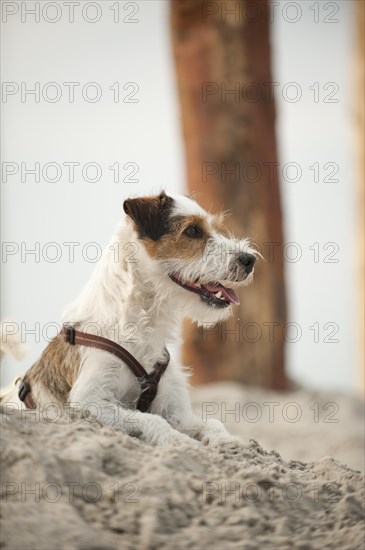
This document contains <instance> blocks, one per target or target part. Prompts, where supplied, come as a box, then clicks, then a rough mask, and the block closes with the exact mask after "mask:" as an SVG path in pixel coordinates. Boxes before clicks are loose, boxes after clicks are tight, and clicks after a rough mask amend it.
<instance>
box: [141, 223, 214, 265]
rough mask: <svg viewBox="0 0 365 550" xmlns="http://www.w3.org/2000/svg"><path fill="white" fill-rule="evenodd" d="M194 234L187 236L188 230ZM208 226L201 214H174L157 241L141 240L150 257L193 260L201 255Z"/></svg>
mask: <svg viewBox="0 0 365 550" xmlns="http://www.w3.org/2000/svg"><path fill="white" fill-rule="evenodd" d="M192 228H195V229H196V230H197V231H196V234H195V236H193V237H192V236H189V232H188V233H187V230H188V231H189V230H190V231H191V234H192V235H194V229H192ZM210 231H211V229H210V226H209V224H208V222H207V220H206V219H205V218H204V217H203V216H197V215H195V216H176V217H175V218H173V219H172V220H170V222H169V228H168V232H167V233H165V234H164V235H163V236H162V237H161V238H160V239H159V240H158V241H151V240H147V239H146V240H143V244H144V246H145V248H146V250H147V252H148V254H149V255H150V256H151V257H152V258H156V259H157V260H164V259H169V258H182V259H190V260H194V259H196V258H199V257H200V256H202V255H203V253H204V249H205V246H206V244H207V241H208V239H209V237H210Z"/></svg>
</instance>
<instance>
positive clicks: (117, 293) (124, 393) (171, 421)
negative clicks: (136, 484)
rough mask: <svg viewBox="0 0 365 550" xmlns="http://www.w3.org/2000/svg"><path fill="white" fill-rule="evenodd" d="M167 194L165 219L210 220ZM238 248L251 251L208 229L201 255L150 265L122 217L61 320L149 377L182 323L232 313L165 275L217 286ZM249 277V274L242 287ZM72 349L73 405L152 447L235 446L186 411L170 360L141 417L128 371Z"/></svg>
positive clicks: (184, 388)
mask: <svg viewBox="0 0 365 550" xmlns="http://www.w3.org/2000/svg"><path fill="white" fill-rule="evenodd" d="M171 196H172V195H170V197H171ZM172 197H173V199H174V210H173V212H172V213H171V215H172V216H175V215H183V216H190V215H195V214H198V215H200V216H204V217H205V219H206V220H207V221H208V223H211V220H212V218H211V215H210V214H208V213H207V212H205V211H204V210H203V209H202V208H201V207H200V206H199V205H198V204H197V203H196V202H195V201H194V200H192V199H189V198H187V197H183V196H172ZM242 251H245V252H250V253H254V251H253V250H252V249H251V248H249V243H248V242H247V241H246V240H243V241H238V240H236V239H233V238H232V239H228V238H226V237H224V236H223V235H222V234H220V233H218V232H216V231H213V230H212V237H211V239H210V241H209V242H208V244H207V246H206V250H205V254H204V257H201V258H199V259H198V260H195V261H188V260H186V259H185V260H182V259H174V258H171V259H164V260H156V259H153V258H151V256H149V254H148V253H147V251H146V249H145V247H144V246H143V244H142V243H141V241H140V240H139V239H138V236H137V233H136V231H135V228H134V225H133V223H132V221H131V219H130V218H128V217H127V216H126V217H125V218H124V219H123V222H122V224H121V225H120V226H119V227H118V229H117V231H116V234H115V236H114V237H113V238H112V240H111V242H110V245H109V246H108V247H107V248H106V250H105V251H104V253H103V256H102V258H101V260H100V262H99V264H98V265H97V267H96V269H95V272H94V274H93V275H92V277H91V279H90V281H89V282H88V284H87V285H86V286H85V288H84V290H83V291H82V292H81V295H80V296H79V298H78V299H77V300H76V301H75V302H74V303H73V304H71V305H70V306H69V307H68V308H67V309H66V310H65V312H64V321H65V322H67V323H70V324H75V323H77V324H78V328H79V329H80V330H84V331H86V332H92V333H96V334H99V335H101V336H103V337H105V338H108V339H110V340H114V341H116V342H118V343H119V344H120V345H122V346H123V347H125V348H126V349H127V350H128V351H129V352H130V353H131V354H132V355H133V356H134V357H135V358H136V359H137V360H138V361H139V362H140V363H141V364H142V365H143V367H144V368H145V370H146V371H147V372H151V370H152V369H153V366H154V365H155V363H156V362H157V361H160V360H163V359H164V348H165V347H168V346H169V344H171V343H175V342H177V341H178V339H179V330H180V323H181V320H182V318H184V317H189V318H191V319H193V320H194V321H196V322H198V323H203V322H209V323H216V322H218V321H220V320H223V319H225V318H227V317H228V316H229V315H230V314H231V313H232V311H231V310H232V307H231V306H230V307H228V308H226V309H215V308H212V307H209V306H207V305H206V304H204V303H203V302H202V301H201V300H200V297H199V296H198V295H196V294H194V293H191V292H189V291H187V290H186V289H184V288H181V287H180V286H179V285H177V284H176V283H174V282H173V281H171V280H170V279H169V277H168V274H169V273H171V272H172V271H175V272H176V271H178V272H180V273H181V274H182V275H183V277H184V278H185V279H189V280H196V279H199V281H201V282H203V283H204V282H206V283H209V282H212V281H216V280H219V281H220V282H221V283H223V284H224V282H225V281H226V280H228V277H229V273H230V270H232V265H233V263H234V259H235V257H236V256H237V254H239V253H240V252H242ZM232 262H233V263H232ZM251 280H252V273H251V274H250V275H249V276H248V277H247V278H246V280H245V282H244V283H242V284H247V283H249V282H251ZM230 284H231V286H233V285H232V283H230ZM235 286H236V285H235ZM79 350H80V354H81V367H80V371H79V375H78V377H77V380H76V382H75V384H74V386H73V387H72V389H71V392H70V395H69V402H70V403H71V404H72V405H73V406H76V407H78V408H83V409H84V410H85V409H89V410H90V412H91V413H92V414H96V415H97V417H98V418H99V420H101V421H102V422H103V423H105V424H107V425H111V426H114V427H115V428H119V429H122V430H124V431H126V432H127V433H128V434H130V435H134V436H138V437H140V438H141V439H142V440H144V441H146V442H148V443H151V444H156V445H166V444H175V443H183V442H186V443H187V442H189V443H190V444H191V443H194V439H195V440H199V441H202V442H203V443H204V444H206V445H207V444H209V445H217V444H220V443H223V442H237V439H236V438H233V437H232V436H230V435H229V434H228V432H227V431H226V429H225V427H224V426H223V424H222V423H221V422H219V421H217V420H208V421H207V422H202V421H201V420H200V419H199V418H198V417H197V416H195V415H194V414H193V412H192V408H191V404H190V398H189V392H188V375H187V372H186V370H184V368H183V367H182V366H181V365H180V364H179V363H178V362H176V361H175V360H173V359H171V361H170V363H169V365H168V367H167V370H166V372H165V373H164V374H163V376H162V378H161V380H160V382H159V387H158V393H157V396H156V398H155V400H154V401H153V403H152V406H151V409H150V412H149V413H142V412H140V411H138V410H135V403H136V401H137V400H138V397H139V386H138V382H137V379H136V378H135V376H134V374H133V373H132V372H131V371H130V369H129V367H128V366H126V365H125V364H124V363H123V362H122V361H121V360H119V359H118V358H116V357H115V356H113V355H111V354H109V353H107V352H104V351H101V350H97V349H91V348H87V347H83V346H80V347H79ZM41 405H42V403H40V406H41ZM191 438H193V439H191Z"/></svg>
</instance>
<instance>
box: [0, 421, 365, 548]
mask: <svg viewBox="0 0 365 550" xmlns="http://www.w3.org/2000/svg"><path fill="white" fill-rule="evenodd" d="M1 464H2V523H3V525H2V547H3V548H5V549H19V550H20V549H21V550H24V549H33V548H34V549H35V548H36V549H37V550H43V549H44V550H51V549H55V550H56V549H57V550H62V549H65V550H66V549H67V550H71V549H78V550H84V549H85V550H86V549H87V550H96V549H98V550H101V549H103V550H108V549H116V548H123V549H138V550H139V549H154V548H156V549H157V548H158V549H169V550H172V549H174V550H176V549H180V548H181V549H183V548H191V549H194V550H195V549H219V550H223V549H225V550H229V549H240V550H242V549H245V550H256V549H257V548H260V550H261V549H275V550H281V549H292V548H295V549H300V550H306V549H308V550H309V549H325V548H328V549H333V548H339V549H341V550H345V549H350V548H351V549H362V548H364V523H363V522H364V510H363V489H364V480H363V477H362V475H361V473H360V472H358V471H355V470H352V469H351V468H349V467H347V466H345V465H343V464H341V463H339V462H337V461H336V460H334V459H332V458H328V457H327V458H322V459H321V460H319V461H317V462H312V463H303V462H299V461H284V460H283V459H282V458H281V457H280V455H279V454H278V453H277V452H276V451H271V452H267V451H266V450H265V449H263V448H262V447H261V446H260V445H259V444H258V443H257V442H256V441H255V440H250V441H249V442H248V443H247V444H246V445H244V444H242V446H238V447H237V446H228V447H223V446H222V447H218V448H209V447H203V446H202V447H195V446H190V445H184V446H180V447H160V448H155V447H151V446H149V445H146V444H144V443H142V442H141V441H139V440H138V439H134V438H131V437H129V436H127V435H125V434H124V433H122V432H120V431H117V430H115V429H112V428H107V427H104V426H101V425H100V424H99V423H98V422H95V421H93V420H92V419H90V418H89V419H87V418H83V417H82V416H81V414H80V413H71V414H70V413H69V414H66V413H65V414H63V416H62V417H61V418H58V419H57V422H52V421H47V420H45V419H40V418H37V417H36V416H35V415H34V413H29V412H27V415H26V418H24V415H23V416H21V414H20V413H16V414H6V413H4V415H3V419H2V460H1Z"/></svg>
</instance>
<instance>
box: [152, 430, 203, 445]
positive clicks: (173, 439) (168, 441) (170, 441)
mask: <svg viewBox="0 0 365 550" xmlns="http://www.w3.org/2000/svg"><path fill="white" fill-rule="evenodd" d="M159 445H162V446H165V445H173V446H180V445H189V446H193V447H199V446H200V442H199V441H197V440H196V439H192V438H191V437H189V436H188V435H185V434H182V433H179V432H176V433H171V434H164V436H162V437H161V438H160V441H159Z"/></svg>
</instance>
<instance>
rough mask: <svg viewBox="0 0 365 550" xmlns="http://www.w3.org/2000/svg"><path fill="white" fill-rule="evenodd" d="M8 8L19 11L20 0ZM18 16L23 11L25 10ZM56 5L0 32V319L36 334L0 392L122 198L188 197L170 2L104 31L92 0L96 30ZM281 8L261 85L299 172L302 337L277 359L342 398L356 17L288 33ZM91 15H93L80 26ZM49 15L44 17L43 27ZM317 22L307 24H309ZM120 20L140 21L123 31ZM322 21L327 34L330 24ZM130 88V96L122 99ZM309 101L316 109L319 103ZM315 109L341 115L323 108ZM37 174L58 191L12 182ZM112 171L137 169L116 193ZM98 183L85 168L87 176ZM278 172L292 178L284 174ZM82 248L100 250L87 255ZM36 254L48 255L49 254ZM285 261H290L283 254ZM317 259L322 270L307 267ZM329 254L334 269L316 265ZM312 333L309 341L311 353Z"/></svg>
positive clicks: (292, 225) (294, 189) (110, 225)
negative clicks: (269, 87)
mask: <svg viewBox="0 0 365 550" xmlns="http://www.w3.org/2000/svg"><path fill="white" fill-rule="evenodd" d="M3 4H6V2H4V3H3ZM10 4H12V5H15V6H18V7H19V8H20V2H18V3H17V2H11V3H10ZM22 4H26V5H27V6H28V7H29V6H30V7H31V6H33V4H34V2H26V3H24V2H23V3H22ZM44 4H45V3H44V2H41V5H42V6H43V5H44ZM58 4H59V6H60V9H59V13H58V15H60V20H59V21H58V22H56V23H53V24H52V23H49V22H47V21H45V19H44V17H43V16H42V14H41V17H40V22H39V23H36V22H34V16H30V15H28V16H27V17H26V20H25V22H24V23H22V21H21V17H22V14H21V13H20V11H19V12H18V13H15V14H14V15H9V16H8V20H7V22H6V23H3V24H2V38H1V42H2V43H1V45H2V79H3V81H4V82H14V83H16V84H17V85H18V86H19V92H18V93H15V94H14V95H9V96H8V97H7V98H6V101H5V102H3V103H2V136H3V139H2V162H3V170H4V163H10V162H13V163H16V164H15V165H14V166H15V169H16V166H18V172H17V173H16V174H15V175H8V178H7V181H6V182H3V184H2V207H1V208H2V240H3V241H4V242H5V243H16V244H15V245H14V246H15V247H18V248H19V252H16V253H15V254H14V255H11V256H8V257H7V261H6V262H5V263H3V266H2V269H3V277H2V285H3V286H2V313H1V318H2V319H11V320H15V321H19V322H20V321H23V322H24V323H25V324H26V327H27V328H30V327H34V328H36V332H37V335H36V336H34V335H33V336H32V335H29V336H28V337H27V343H28V346H29V347H30V355H29V356H28V358H27V359H26V360H23V361H21V362H20V363H19V364H16V363H15V361H14V360H12V359H11V358H6V359H5V361H4V367H3V369H2V373H1V374H2V382H3V385H5V384H6V383H8V382H9V381H10V380H11V379H12V378H13V377H14V376H15V375H18V374H21V373H22V372H24V371H25V370H26V369H27V368H28V367H29V366H30V364H31V362H32V361H33V360H34V359H36V358H37V356H38V355H39V354H40V352H41V351H42V349H43V348H44V347H45V344H46V343H45V340H44V335H42V328H43V327H44V326H46V327H47V326H49V331H48V336H51V335H53V334H54V333H55V328H54V327H52V326H51V325H47V323H60V322H61V313H62V310H63V308H64V306H65V305H66V304H67V303H68V302H70V301H72V300H73V299H74V298H75V296H76V295H77V293H78V292H79V291H80V289H81V288H82V287H83V285H84V284H85V283H86V281H87V279H88V277H89V276H90V273H91V271H92V270H93V267H94V263H92V261H87V260H86V259H85V258H87V256H88V257H89V259H90V260H91V259H92V257H93V256H94V254H95V252H97V250H98V247H100V248H101V247H104V246H105V245H106V244H107V243H108V240H109V239H110V237H111V235H112V234H113V229H114V227H115V226H116V225H117V223H118V220H119V219H120V216H121V214H122V202H123V200H124V199H125V198H126V197H127V196H129V195H131V194H132V195H138V194H141V195H143V194H145V193H149V192H154V191H158V190H160V189H161V187H165V188H166V189H167V190H169V191H173V192H178V191H183V190H184V185H185V166H184V149H183V143H182V139H181V130H180V121H179V106H178V103H177V94H176V83H175V75H174V69H173V59H172V51H171V43H170V33H169V24H168V16H169V13H168V2H167V1H150V0H149V1H144V2H131V3H129V4H130V5H129V6H127V5H126V3H125V2H121V3H120V5H121V10H120V19H121V20H120V22H119V23H115V22H114V21H113V17H114V16H115V13H114V12H113V11H111V10H110V6H112V5H114V4H115V2H109V1H103V2H102V3H99V5H100V6H101V17H100V20H99V21H98V22H96V23H95V24H91V23H89V22H87V21H84V20H83V19H82V17H81V8H80V9H76V8H75V20H74V22H73V23H69V22H68V18H69V14H68V11H67V9H66V7H65V6H64V3H63V2H59V3H58ZM137 4H138V7H139V10H138V13H137V12H136V9H135V8H134V5H137ZM287 4H288V2H281V3H280V5H279V6H274V8H275V11H274V22H273V28H272V48H273V80H274V81H276V82H278V83H279V86H278V87H277V112H278V123H277V135H278V144H279V153H280V163H281V167H280V168H282V167H283V166H284V165H286V164H287V163H296V165H300V167H301V170H302V176H301V178H300V179H299V181H297V182H293V181H291V182H287V181H285V180H284V179H283V181H282V200H283V205H284V224H285V240H286V242H288V243H293V242H294V243H297V244H296V249H297V250H299V247H300V250H301V258H300V260H299V261H298V262H297V263H290V262H286V270H287V279H288V302H289V320H290V321H291V322H294V323H297V324H298V325H300V327H301V330H302V337H301V339H300V340H299V341H298V342H296V343H292V344H288V346H287V369H288V373H289V375H290V376H291V377H292V378H294V379H295V380H297V381H299V382H302V383H304V384H306V385H308V386H313V387H317V388H323V389H325V388H326V389H330V388H331V389H339V390H343V391H350V392H353V391H354V390H355V387H356V385H357V378H358V370H359V367H358V364H357V361H358V358H357V355H356V346H357V341H356V337H357V333H356V330H357V328H356V327H357V323H356V315H357V307H356V294H355V287H356V251H357V246H356V242H354V237H355V236H356V226H355V222H356V219H355V213H356V208H355V207H356V179H355V176H356V156H355V155H356V148H355V142H354V135H355V133H354V124H355V120H354V118H355V117H354V103H353V101H354V92H353V82H354V80H353V79H354V77H353V72H352V71H353V67H354V63H353V55H354V12H353V5H352V2H350V1H340V2H335V3H331V4H334V5H335V7H336V6H337V7H338V12H337V13H332V11H331V10H329V11H327V12H325V11H324V8H323V3H322V4H321V3H319V4H320V11H319V13H318V14H315V12H313V11H312V10H310V9H309V6H310V5H312V3H311V2H305V1H302V2H297V4H298V5H299V6H300V8H301V12H302V14H301V17H300V19H299V20H298V21H297V22H295V23H294V22H289V21H288V20H287V19H291V20H292V19H293V18H295V13H294V12H292V11H285V10H286V8H285V5H287ZM84 5H85V2H81V6H84ZM123 7H126V9H125V10H123ZM336 11H337V10H336ZM134 12H135V13H134ZM95 13H96V12H93V11H92V10H90V11H88V12H87V17H89V18H93V17H94V16H95ZM56 15H57V13H56V11H51V9H50V11H49V12H47V13H46V14H45V17H46V18H47V17H48V18H55V17H56ZM317 15H318V18H319V22H318V23H315V22H314V18H315V17H316V16H317ZM23 16H24V14H23ZM326 17H327V22H324V18H326ZM123 18H127V19H128V18H130V19H136V20H138V22H136V23H127V22H123ZM334 19H338V22H334V23H331V22H330V20H334ZM22 82H23V83H26V84H25V85H26V87H27V88H28V89H30V88H32V87H34V86H35V83H36V82H39V83H40V84H39V85H40V90H41V96H40V101H39V103H36V102H35V101H34V96H30V95H28V96H27V97H26V101H25V102H22V101H21V87H22V86H21V83H22ZM49 82H56V83H58V85H59V90H61V93H62V96H61V98H60V100H59V101H58V102H55V103H50V102H47V101H45V100H44V98H43V96H42V92H43V94H44V95H45V96H46V97H49V98H52V97H53V94H54V93H55V91H56V89H55V88H54V87H53V88H52V87H48V88H47V86H45V85H46V84H47V83H49ZM65 82H78V83H80V86H77V87H75V101H74V103H70V102H69V101H68V93H69V87H67V85H65V84H64V83H65ZM89 82H97V83H98V85H99V90H101V93H102V97H101V98H100V101H98V102H96V103H90V102H87V101H85V99H83V96H82V90H84V95H85V94H89V96H88V97H90V98H92V97H93V93H95V88H93V87H87V86H86V88H85V85H86V84H87V83H89ZM116 82H119V92H120V95H121V97H122V98H126V97H127V96H128V95H129V96H130V99H138V102H134V103H126V102H123V101H121V102H117V103H116V102H114V100H113V99H114V93H115V91H116V86H113V84H114V83H116ZM290 82H295V83H296V85H295V88H296V89H297V90H298V89H299V88H298V85H299V86H300V88H301V98H300V99H299V101H298V102H296V103H290V102H289V101H285V100H284V98H283V93H285V90H286V89H287V91H288V93H289V94H290V97H293V94H294V92H295V89H294V87H289V88H288V86H286V85H287V84H288V83H290ZM126 83H135V84H128V85H127V86H126V89H123V87H124V86H125V85H126ZM315 83H318V84H315ZM328 83H335V84H332V85H331V84H328ZM136 85H138V88H137V86H136ZM313 85H314V89H312V90H311V89H310V87H312V88H313ZM111 86H113V89H110V87H111ZM23 87H24V85H23ZM317 91H318V92H319V101H318V102H315V101H314V93H315V92H317ZM133 92H135V95H131V94H132V93H133ZM331 92H333V95H332V96H329V94H330V93H331ZM47 94H48V95H47ZM328 96H329V97H328ZM326 97H327V100H328V99H329V98H331V97H332V99H335V100H336V99H337V100H338V102H336V103H328V102H325V101H324V98H326ZM3 101H4V100H3ZM36 162H39V163H40V168H41V171H42V169H43V168H44V166H45V165H46V164H47V163H50V162H54V163H58V164H59V165H60V167H61V174H59V175H60V179H59V181H58V182H50V181H45V179H44V177H42V174H41V177H40V180H41V181H40V182H39V183H35V181H34V176H32V175H29V174H28V175H26V177H25V181H23V182H22V181H21V163H24V167H26V168H32V167H34V164H35V163H36ZM70 162H77V163H80V166H76V167H75V181H74V182H70V181H69V179H70V178H69V169H68V167H67V166H66V165H65V164H64V163H70ZM87 163H97V164H98V165H99V166H100V168H101V170H102V175H101V177H100V180H99V181H98V182H97V183H90V182H88V181H85V178H83V176H82V168H83V167H84V165H85V164H87ZM115 163H119V165H120V174H121V180H123V179H125V178H126V176H127V175H128V174H131V173H132V172H134V175H133V176H130V179H132V180H133V179H135V180H137V181H134V182H133V181H129V182H128V181H120V182H119V183H118V182H114V181H113V176H114V172H113V171H112V170H111V169H110V168H109V167H110V166H112V165H115ZM128 163H133V164H128ZM315 163H318V165H317V166H318V167H319V170H320V171H319V179H320V181H319V182H315V181H314V168H312V169H310V166H312V167H313V165H315ZM326 163H336V164H337V165H338V172H337V173H336V174H333V175H332V178H333V179H338V182H333V181H332V182H331V181H327V182H325V181H323V180H324V178H325V177H326V176H327V177H330V176H331V172H332V170H333V167H334V165H333V164H328V165H327V164H326ZM126 165H127V166H126ZM136 165H137V166H136ZM325 165H326V166H325ZM137 168H138V171H137V172H136V169H137ZM335 168H336V167H335ZM5 169H9V170H10V169H11V165H9V164H7V165H5ZM284 174H285V172H284ZM94 175H95V171H93V169H92V167H91V168H90V169H89V170H88V171H87V173H86V177H88V178H89V179H90V178H93V177H94ZM288 175H289V178H292V179H293V178H294V172H293V171H291V170H289V172H288ZM45 176H46V178H48V179H51V178H53V177H56V176H57V174H56V172H55V171H54V169H52V168H50V169H49V171H48V172H46V173H45ZM127 180H128V178H127ZM70 242H73V243H80V246H76V248H75V261H74V262H73V263H70V261H69V250H70V245H64V244H63V243H70ZM90 242H96V243H98V247H97V248H95V247H93V246H89V247H86V248H85V244H86V243H90ZM21 243H23V244H21ZM35 243H39V245H36V244H35ZM48 243H59V248H58V249H56V248H55V247H53V246H52V245H49V244H48ZM315 243H318V244H315ZM329 243H335V244H329ZM7 246H8V247H9V245H7ZM36 246H39V247H40V248H39V249H40V255H39V258H38V259H39V260H40V261H39V262H36V261H35V257H34V256H32V255H28V256H27V257H26V262H24V261H22V255H21V251H22V250H23V252H25V250H24V249H25V248H27V249H34V248H35V247H36ZM7 250H9V248H7ZM82 250H83V253H82ZM42 252H43V254H42ZM288 252H289V253H290V254H291V255H292V254H293V248H292V249H290V250H289V251H288ZM55 253H57V254H61V258H60V261H58V262H55V263H52V262H51V261H47V258H48V259H52V258H53V257H54V254H55ZM317 253H318V255H319V256H318V259H319V261H318V262H315V261H314V257H315V256H314V255H315V254H316V255H317ZM331 253H333V256H331V257H332V258H333V259H334V260H338V263H326V262H324V258H325V257H326V256H328V255H330V254H331ZM3 259H4V256H3ZM328 259H330V258H328ZM36 323H39V325H38V327H39V328H38V329H37V325H36ZM310 327H312V329H311V328H310ZM318 331H319V332H318ZM315 332H316V334H317V335H318V338H319V342H315ZM334 332H336V334H334ZM326 339H327V340H328V339H329V340H336V339H337V340H338V342H336V343H335V342H326V341H325V340H326ZM35 340H37V341H35Z"/></svg>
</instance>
